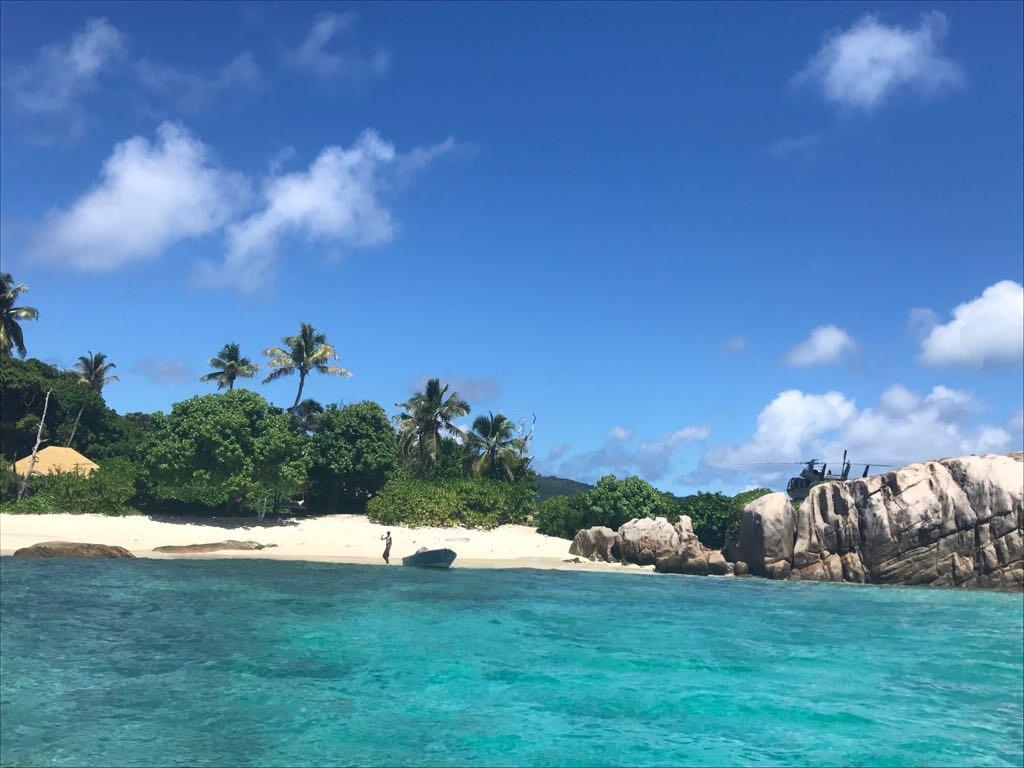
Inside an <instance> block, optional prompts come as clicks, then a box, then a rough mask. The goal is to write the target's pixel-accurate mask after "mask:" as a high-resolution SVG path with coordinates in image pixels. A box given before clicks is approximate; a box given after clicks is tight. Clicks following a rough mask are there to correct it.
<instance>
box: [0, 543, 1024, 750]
mask: <svg viewBox="0 0 1024 768" xmlns="http://www.w3.org/2000/svg"><path fill="white" fill-rule="evenodd" d="M0 581H2V584H0V586H2V589H0V596H2V614H0V617H2V622H0V629H2V638H0V639H2V644H0V654H2V655H0V662H2V666H0V675H2V697H0V763H2V764H3V765H4V766H28V765H105V766H122V765H189V766H193V765H194V766H233V765H253V766H281V765H460V766H461V765H480V766H504V765H584V766H590V765H739V764H745V765H749V764H757V765H813V766H822V765H844V766H847V765H849V766H855V765H929V766H931V765H1021V764H1022V762H1024V757H1022V750H1024V598H1022V597H1021V596H1020V595H1009V594H991V593H979V592H957V591H951V590H926V589H882V588H876V587H855V586H841V585H809V584H789V583H774V582H769V581H763V580H753V579H746V580H724V579H702V578H690V577H678V576H627V575H622V574H604V573H579V572H550V571H532V570H516V571H511V570H494V571H490V570H469V569H461V570H460V569H453V570H451V571H449V572H446V573H445V572H442V573H435V572H429V571H413V570H411V569H402V568H381V567H374V566H353V565H329V564H313V563H297V562H275V561H270V560H201V561H184V560H177V561H174V560H164V561H157V560H153V561H147V560H127V561H125V560H122V561H118V560H104V561H100V560H91V561H90V560H65V561H56V560H54V561H48V562H40V561H32V560H20V559H19V560H14V559H12V558H3V560H2V561H0Z"/></svg>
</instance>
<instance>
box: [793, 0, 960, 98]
mask: <svg viewBox="0 0 1024 768" xmlns="http://www.w3.org/2000/svg"><path fill="white" fill-rule="evenodd" d="M948 31H949V22H948V21H947V20H946V17H945V15H944V14H942V13H941V12H939V11H929V12H928V13H925V14H923V15H922V16H921V23H920V25H919V26H918V27H917V29H904V28H903V27H899V26H896V25H893V26H889V25H886V24H884V23H882V22H881V21H879V19H878V17H877V16H875V15H874V14H868V15H867V16H864V17H863V18H862V19H861V20H860V21H858V22H857V23H856V24H854V25H853V26H852V27H850V28H849V29H846V30H842V31H839V32H837V33H834V34H832V35H830V36H829V37H828V38H827V39H826V40H825V43H824V44H823V45H822V47H821V49H820V50H819V51H818V52H817V53H816V54H815V55H814V56H813V57H812V58H811V60H810V61H809V62H808V63H807V66H806V67H805V68H804V69H803V71H801V72H800V73H799V74H798V75H797V76H796V78H795V82H797V83H805V82H813V83H815V84H817V85H818V86H819V87H820V88H821V90H822V93H823V94H824V95H825V98H826V99H828V100H829V101H832V102H834V103H836V104H838V105H840V106H843V107H851V108H855V109H862V110H872V109H874V108H875V107H877V106H879V105H880V104H881V103H882V102H884V101H885V100H886V98H887V97H888V96H889V95H890V94H892V93H893V92H895V91H897V90H899V89H908V90H916V91H919V92H922V93H935V92H938V91H941V90H943V89H947V88H951V87H955V86H957V85H960V84H961V83H962V82H963V74H962V73H961V71H960V68H959V67H958V66H957V65H956V64H955V63H954V62H952V61H951V60H949V59H948V58H946V57H945V56H944V55H943V54H942V52H941V50H940V48H941V45H942V41H943V39H944V38H945V37H946V33H947V32H948Z"/></svg>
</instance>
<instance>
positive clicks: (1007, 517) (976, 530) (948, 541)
mask: <svg viewBox="0 0 1024 768" xmlns="http://www.w3.org/2000/svg"><path fill="white" fill-rule="evenodd" d="M569 552H570V554H573V555H578V556H580V557H586V558H589V559H590V560H604V561H607V562H615V561H619V560H621V561H624V562H630V563H636V564H638V565H650V564H652V563H653V564H654V566H655V570H657V571H663V572H668V573H685V574H695V575H733V574H734V575H738V576H739V575H747V574H750V575H754V576H765V577H767V578H771V579H792V580H800V581H849V582H855V583H859V584H865V583H870V584H930V585H934V586H963V587H989V588H997V589H998V588H1004V589H1005V588H1016V589H1021V588H1024V453H1016V454H1012V455H1010V456H996V455H987V456H963V457H959V458H952V459H942V460H939V461H925V462H920V463H917V464H911V465H909V466H906V467H903V468H901V469H898V470H896V471H894V472H888V473H886V474H883V475H876V476H874V477H867V478H858V479H855V480H847V481H842V482H830V483H822V484H821V485H817V486H815V487H814V488H812V489H811V493H810V495H809V496H808V497H807V499H806V500H805V501H804V502H803V503H802V504H800V505H799V506H797V507H795V508H794V506H793V505H792V504H791V503H790V500H789V497H788V496H787V495H786V494H784V493H772V494H768V495H767V496H762V497H761V498H759V499H756V500H755V501H752V502H751V503H750V504H748V505H747V506H746V508H745V509H744V510H743V518H742V521H741V523H740V531H739V541H738V542H729V543H727V545H726V549H725V550H724V551H722V552H720V551H717V550H710V549H707V548H705V547H704V546H703V545H702V544H701V543H700V541H699V540H698V538H697V536H696V535H694V533H693V527H692V525H691V522H690V518H689V517H686V516H685V515H684V516H682V517H680V518H679V522H677V523H675V524H672V523H670V522H668V521H667V520H666V519H665V518H663V517H658V518H654V519H651V518H643V519H639V520H630V521H629V522H628V523H625V524H624V525H622V526H621V527H620V528H619V530H618V531H613V530H612V529H611V528H604V527H594V528H589V529H586V530H581V531H579V532H578V533H577V534H576V538H575V539H573V542H572V546H571V547H570V548H569ZM724 555H725V556H724Z"/></svg>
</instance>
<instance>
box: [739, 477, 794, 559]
mask: <svg viewBox="0 0 1024 768" xmlns="http://www.w3.org/2000/svg"><path fill="white" fill-rule="evenodd" d="M795 535H796V515H795V514H794V512H793V506H792V505H791V504H790V503H789V497H788V496H787V495H786V494H784V493H769V494H767V495H765V496H761V497H760V498H758V499H754V501H752V502H750V503H749V504H747V506H746V507H744V508H743V517H742V518H741V519H740V537H739V538H740V540H739V542H738V544H739V559H740V560H742V561H743V562H745V563H746V564H747V566H748V567H749V568H750V572H751V573H752V574H754V575H755V576H768V575H769V566H770V565H771V564H772V563H777V562H780V561H786V562H789V563H791V562H792V560H793V543H794V540H795Z"/></svg>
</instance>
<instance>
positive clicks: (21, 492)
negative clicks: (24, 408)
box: [18, 389, 53, 500]
mask: <svg viewBox="0 0 1024 768" xmlns="http://www.w3.org/2000/svg"><path fill="white" fill-rule="evenodd" d="M52 391H53V390H52V389H48V390H46V399H45V400H44V401H43V417H42V418H41V419H40V420H39V429H38V430H36V444H35V446H34V447H33V448H32V458H31V459H30V460H29V462H28V469H27V470H26V471H25V475H24V477H22V478H21V485H20V486H19V487H18V499H19V500H21V499H22V498H23V497H24V496H25V489H26V488H27V487H28V479H29V478H30V477H31V476H32V471H33V470H34V469H35V468H36V457H37V456H38V455H39V446H40V445H41V444H42V442H43V426H44V425H45V424H46V409H47V408H49V407H50V393H51V392H52Z"/></svg>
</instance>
